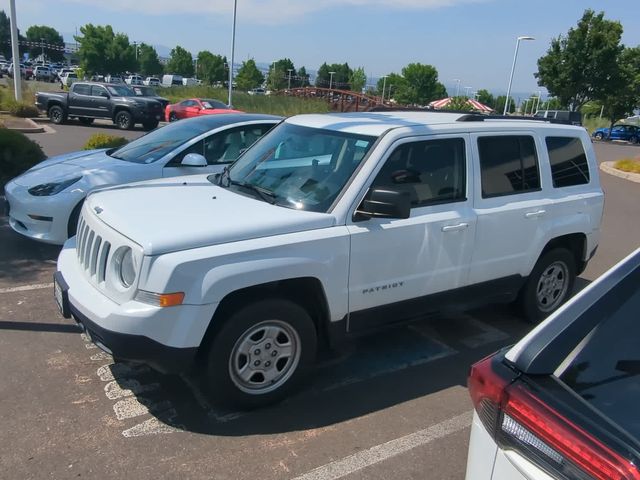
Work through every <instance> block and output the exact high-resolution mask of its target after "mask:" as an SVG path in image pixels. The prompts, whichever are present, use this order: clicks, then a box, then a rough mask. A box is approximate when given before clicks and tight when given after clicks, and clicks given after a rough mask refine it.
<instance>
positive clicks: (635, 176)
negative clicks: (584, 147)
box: [600, 162, 640, 183]
mask: <svg viewBox="0 0 640 480" xmlns="http://www.w3.org/2000/svg"><path fill="white" fill-rule="evenodd" d="M614 164H615V162H602V163H601V164H600V170H602V171H603V172H605V173H608V174H609V175H613V176H614V177H620V178H624V179H625V180H630V181H632V182H636V183H640V173H631V172H623V171H622V170H618V169H617V168H615V167H614V166H613V165H614Z"/></svg>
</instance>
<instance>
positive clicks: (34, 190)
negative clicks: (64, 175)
mask: <svg viewBox="0 0 640 480" xmlns="http://www.w3.org/2000/svg"><path fill="white" fill-rule="evenodd" d="M81 178H82V177H75V178H70V179H69V180H65V181H63V182H52V183H42V184H40V185H36V186H35V187H31V188H30V189H29V190H28V192H29V193H30V194H31V195H33V196H35V197H48V196H50V195H55V194H56V193H60V192H61V191H63V190H64V189H65V188H67V187H69V186H71V185H73V184H74V183H76V182H77V181H78V180H80V179H81Z"/></svg>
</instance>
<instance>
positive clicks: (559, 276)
mask: <svg viewBox="0 0 640 480" xmlns="http://www.w3.org/2000/svg"><path fill="white" fill-rule="evenodd" d="M603 200H604V199H603V193H602V190H601V188H600V183H599V179H598V167H597V164H596V158H595V154H594V151H593V147H592V145H591V141H590V139H589V136H588V134H587V132H586V131H585V130H584V129H583V128H580V127H574V126H568V125H560V124H554V123H551V122H549V121H534V120H522V119H505V118H495V117H484V116H481V115H475V114H456V113H437V112H375V113H373V112H368V113H356V114H326V115H300V116H295V117H291V118H289V119H287V120H286V121H283V122H282V123H280V124H279V125H277V126H276V127H274V128H273V130H271V131H270V132H269V133H268V134H267V135H266V136H265V137H263V138H262V139H261V140H259V141H258V142H257V143H255V144H254V145H253V146H252V147H251V148H250V149H249V150H247V151H246V152H245V153H244V154H243V155H242V156H241V157H240V158H239V160H237V161H236V162H235V164H233V166H232V167H230V168H229V169H228V170H226V171H225V172H224V173H223V174H219V175H211V176H208V177H207V176H205V175H200V176H192V177H188V178H185V177H180V178H175V179H161V180H154V181H149V182H141V183H138V184H130V185H125V186H120V187H113V188H110V189H106V190H102V191H100V192H97V193H95V194H92V195H90V196H89V197H88V198H87V201H86V202H85V204H84V207H83V209H82V215H81V218H80V222H79V225H78V231H77V235H76V236H75V237H73V238H71V239H69V240H68V241H67V243H66V244H65V246H64V248H63V250H62V252H61V254H60V257H59V259H58V271H57V272H56V274H55V282H54V284H55V296H56V299H57V301H58V303H59V305H60V308H61V310H62V312H63V315H65V316H66V317H70V316H73V317H74V318H75V319H76V320H77V321H78V322H79V323H80V324H81V325H82V326H83V327H84V328H85V329H86V331H87V332H88V334H89V335H90V337H91V339H92V340H93V341H94V342H95V343H96V344H97V345H98V346H99V347H100V348H102V349H104V350H106V351H108V352H110V353H112V354H113V355H114V357H116V358H121V359H128V360H132V361H142V362H146V363H148V364H150V365H152V366H154V367H155V368H157V369H159V370H160V371H164V372H175V371H178V370H182V369H186V368H188V367H189V366H190V365H191V364H192V363H194V361H200V362H203V363H204V364H205V365H206V367H207V370H206V372H207V378H208V382H209V384H210V385H211V391H212V394H213V395H214V396H215V397H217V399H220V400H224V401H226V402H231V403H233V404H235V405H236V406H237V405H243V406H259V405H263V404H266V403H269V402H273V401H275V400H277V399H280V398H282V397H283V396H284V395H286V394H287V393H288V392H289V391H290V390H291V388H292V387H293V386H294V385H295V383H296V381H297V380H299V379H300V378H301V377H302V376H303V374H304V371H305V368H306V367H309V366H310V365H311V364H312V362H313V360H314V357H315V354H316V350H317V348H318V347H319V346H326V345H331V344H332V342H335V341H336V340H337V339H340V338H342V337H345V336H348V335H349V334H353V333H361V332H363V331H366V330H372V329H375V328H379V327H381V326H383V325H384V324H389V323H397V322H402V321H406V320H411V319H414V318H419V317H421V316H424V315H425V314H427V313H430V312H434V311H438V310H441V309H442V308H443V307H445V306H451V305H454V306H456V307H458V308H465V307H469V306H472V305H477V304H478V303H487V302H514V301H516V302H518V304H519V305H520V306H521V309H522V312H523V314H524V316H525V317H526V318H528V319H530V320H531V321H536V322H537V321H539V320H541V319H542V318H544V317H545V316H547V315H548V314H550V313H551V312H552V311H554V310H555V309H556V308H558V306H559V305H561V304H562V303H563V302H564V301H565V300H566V299H567V297H568V296H569V295H570V294H571V291H572V287H573V282H574V279H575V277H576V275H577V274H579V273H580V272H582V270H583V269H584V268H585V266H586V264H587V261H588V260H589V259H590V258H591V257H592V256H593V254H594V253H595V250H596V247H597V245H598V238H599V235H600V221H601V216H602V210H603Z"/></svg>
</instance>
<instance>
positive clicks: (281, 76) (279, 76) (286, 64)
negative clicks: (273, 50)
mask: <svg viewBox="0 0 640 480" xmlns="http://www.w3.org/2000/svg"><path fill="white" fill-rule="evenodd" d="M289 70H291V78H295V76H296V67H295V66H294V65H293V62H292V61H291V60H290V59H289V58H281V59H280V60H278V61H276V62H273V65H271V69H270V70H269V76H268V79H267V88H268V89H269V90H283V89H285V88H287V86H288V85H289ZM291 85H292V86H293V85H294V83H293V82H292V83H291Z"/></svg>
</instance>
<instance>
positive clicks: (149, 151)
mask: <svg viewBox="0 0 640 480" xmlns="http://www.w3.org/2000/svg"><path fill="white" fill-rule="evenodd" d="M210 129H211V126H210V125H208V124H207V123H206V122H201V123H198V122H175V123H171V124H169V125H166V126H164V127H162V128H158V129H156V130H153V131H152V132H150V133H147V134H146V135H144V136H142V137H140V138H138V139H136V140H134V141H132V142H131V143H127V144H126V145H124V146H122V147H120V148H118V149H117V150H116V149H113V150H107V155H109V156H110V157H113V158H117V159H119V160H126V161H127V162H133V163H153V162H155V161H156V160H159V159H161V158H162V157H164V156H165V155H166V154H168V153H171V152H172V151H174V150H175V149H176V148H178V147H179V146H180V145H183V144H184V143H186V142H188V141H189V140H191V139H192V138H195V137H197V136H198V135H201V134H203V133H205V132H207V131H208V130H210Z"/></svg>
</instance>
